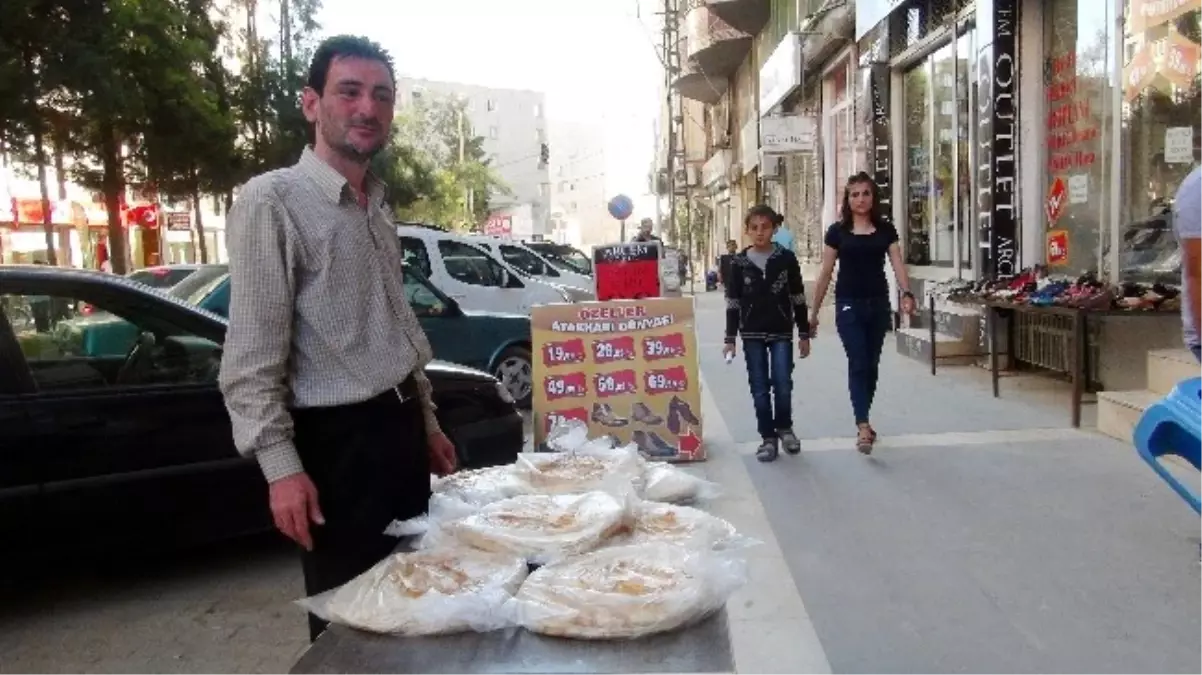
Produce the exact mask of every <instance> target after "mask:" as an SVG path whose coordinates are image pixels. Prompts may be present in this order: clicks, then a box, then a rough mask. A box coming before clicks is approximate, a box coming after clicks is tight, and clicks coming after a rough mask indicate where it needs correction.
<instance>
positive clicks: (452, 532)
mask: <svg viewBox="0 0 1202 675" xmlns="http://www.w3.org/2000/svg"><path fill="white" fill-rule="evenodd" d="M627 520H628V508H627V504H626V503H625V502H624V501H622V500H620V499H618V498H617V497H615V496H613V495H612V494H608V493H605V492H588V493H585V494H581V495H521V496H518V497H512V498H510V499H503V500H501V501H499V502H493V503H492V504H489V505H487V506H484V507H482V508H481V509H479V510H478V511H476V512H475V513H473V514H471V515H468V516H466V517H463V518H457V519H448V520H440V521H438V522H436V523H435V524H434V525H432V526H431V530H430V532H429V533H427V535H426V537H425V539H423V541H422V546H423V547H434V548H438V547H441V546H447V545H452V546H453V545H465V546H470V547H472V548H476V549H480V550H483V551H492V552H496V553H505V554H509V555H515V556H520V557H522V558H525V559H526V560H528V561H529V562H531V563H533V564H543V563H546V562H550V561H552V560H557V559H559V558H562V557H565V556H570V555H576V554H579V553H584V552H586V551H591V550H593V549H595V548H597V547H598V546H601V545H602V544H604V543H606V542H607V541H608V540H609V539H610V538H611V537H612V536H614V535H615V534H618V533H620V532H621V531H622V529H623V527H625V526H626V524H627Z"/></svg>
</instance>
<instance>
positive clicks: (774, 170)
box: [760, 155, 785, 181]
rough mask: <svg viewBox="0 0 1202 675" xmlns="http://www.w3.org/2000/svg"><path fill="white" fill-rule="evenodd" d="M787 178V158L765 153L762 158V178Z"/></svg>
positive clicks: (768, 179) (772, 179) (773, 179)
mask: <svg viewBox="0 0 1202 675" xmlns="http://www.w3.org/2000/svg"><path fill="white" fill-rule="evenodd" d="M784 179H785V160H784V158H782V157H777V156H776V155H764V156H761V158H760V180H764V181H782V180H784Z"/></svg>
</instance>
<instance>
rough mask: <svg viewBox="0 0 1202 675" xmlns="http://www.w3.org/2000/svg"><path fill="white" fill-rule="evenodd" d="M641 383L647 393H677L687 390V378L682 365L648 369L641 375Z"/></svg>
mask: <svg viewBox="0 0 1202 675" xmlns="http://www.w3.org/2000/svg"><path fill="white" fill-rule="evenodd" d="M643 385H644V386H645V387H646V390H647V393H648V394H665V393H669V392H677V393H679V392H683V391H686V390H688V388H689V378H688V375H687V374H686V373H685V371H684V366H675V367H673V368H664V369H661V370H648V371H647V372H646V373H645V374H644V375H643Z"/></svg>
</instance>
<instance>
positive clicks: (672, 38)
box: [660, 0, 683, 244]
mask: <svg viewBox="0 0 1202 675" xmlns="http://www.w3.org/2000/svg"><path fill="white" fill-rule="evenodd" d="M677 2H678V0H664V7H663V12H662V14H661V17H662V18H663V22H664V26H663V36H662V37H663V42H662V44H661V48H662V49H663V57H662V60H663V62H664V95H665V100H664V104H665V107H666V109H667V117H668V128H667V130H666V133H667V135H668V139H667V140H668V175H667V176H666V180H665V183H666V185H665V187H666V190H667V193H668V223H669V226H668V227H669V231H671V232H673V233H674V236H675V237H679V236H680V231H679V228H678V227H677V225H678V224H677V222H676V160H677V147H678V143H679V142H680V141H683V133H682V129H681V121H683V120H682V117H681V115H680V113H679V112H678V108H679V104H678V100H677V99H679V98H680V97H679V95H678V94H677V92H676V90H675V89H673V87H672V83H673V82H674V81H675V80H676V78H677V77H679V76H680V30H679V29H680V16H679V15H678V13H677V6H678V5H677ZM660 235H661V236H662V235H663V232H661V233H660ZM673 243H674V244H675V243H677V242H673Z"/></svg>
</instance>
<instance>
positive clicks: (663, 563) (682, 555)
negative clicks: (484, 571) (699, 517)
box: [509, 544, 747, 639]
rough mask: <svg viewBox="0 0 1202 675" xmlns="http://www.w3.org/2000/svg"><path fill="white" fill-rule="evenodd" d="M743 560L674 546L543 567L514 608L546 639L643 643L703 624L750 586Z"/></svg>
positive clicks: (601, 553) (625, 549) (607, 552)
mask: <svg viewBox="0 0 1202 675" xmlns="http://www.w3.org/2000/svg"><path fill="white" fill-rule="evenodd" d="M746 580H747V571H746V565H745V563H744V561H743V560H741V559H739V558H737V557H735V556H728V555H720V554H714V553H710V552H704V551H696V550H690V549H687V548H682V547H680V546H673V545H670V544H641V545H632V546H615V547H610V548H604V549H601V550H598V551H594V552H592V553H588V554H585V555H581V556H576V557H573V558H569V559H566V560H563V561H560V562H557V563H553V564H550V565H546V566H544V567H541V568H539V569H537V570H535V571H534V572H532V573H531V574H530V576H529V577H527V578H526V581H525V582H524V583H523V584H522V587H521V588H520V589H519V590H518V592H517V595H516V596H514V599H513V600H512V601H511V602H510V603H509V606H510V608H511V611H512V614H513V618H514V621H515V623H517V624H518V625H520V626H523V627H525V628H526V629H527V630H530V631H533V632H535V633H541V634H544V635H555V636H560V637H568V638H580V639H614V638H638V637H643V636H646V635H652V634H655V633H664V632H667V631H671V630H676V629H677V628H680V627H682V626H685V625H688V624H691V623H694V622H697V621H700V620H701V619H703V618H705V617H707V616H709V615H710V614H711V613H713V612H715V611H717V610H718V609H720V608H721V607H722V606H723V605H725V604H726V600H727V599H728V598H729V597H730V595H731V594H732V593H734V592H735V591H736V590H737V589H738V588H739V587H740V586H742V585H743V584H744V583H746Z"/></svg>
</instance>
